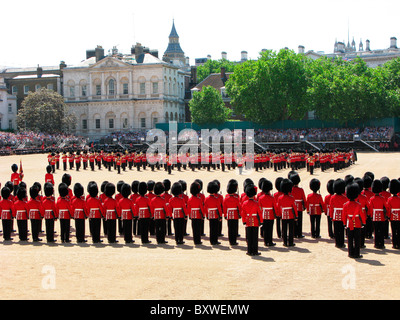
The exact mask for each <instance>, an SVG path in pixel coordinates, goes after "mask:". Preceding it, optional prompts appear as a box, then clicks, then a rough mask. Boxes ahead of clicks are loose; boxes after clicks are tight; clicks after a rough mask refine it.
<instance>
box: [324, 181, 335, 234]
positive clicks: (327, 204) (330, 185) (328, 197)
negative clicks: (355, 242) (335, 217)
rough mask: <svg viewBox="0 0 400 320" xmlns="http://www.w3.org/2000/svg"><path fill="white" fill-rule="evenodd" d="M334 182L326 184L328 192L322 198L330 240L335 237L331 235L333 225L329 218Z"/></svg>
mask: <svg viewBox="0 0 400 320" xmlns="http://www.w3.org/2000/svg"><path fill="white" fill-rule="evenodd" d="M334 182H335V180H333V179H330V180H329V181H328V183H327V184H326V190H327V191H328V194H327V195H326V196H325V198H324V203H325V214H326V219H327V224H328V236H329V238H331V239H334V238H335V235H334V234H333V223H332V218H331V205H330V201H331V198H332V196H333V195H334V194H335V192H334V191H333V184H334Z"/></svg>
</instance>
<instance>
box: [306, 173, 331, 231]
mask: <svg viewBox="0 0 400 320" xmlns="http://www.w3.org/2000/svg"><path fill="white" fill-rule="evenodd" d="M320 187H321V182H320V181H319V180H318V179H312V180H311V181H310V189H311V190H312V193H310V194H309V195H308V196H307V202H306V203H307V205H306V207H307V213H308V214H309V215H310V223H311V237H312V238H314V239H318V238H321V236H320V224H321V215H322V212H324V211H326V210H325V204H324V200H323V199H322V196H321V195H320V194H319V193H318V191H319V189H320Z"/></svg>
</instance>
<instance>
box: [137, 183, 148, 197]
mask: <svg viewBox="0 0 400 320" xmlns="http://www.w3.org/2000/svg"><path fill="white" fill-rule="evenodd" d="M138 191H139V194H140V195H141V196H142V197H143V196H144V195H146V193H147V183H146V182H140V183H139V189H138Z"/></svg>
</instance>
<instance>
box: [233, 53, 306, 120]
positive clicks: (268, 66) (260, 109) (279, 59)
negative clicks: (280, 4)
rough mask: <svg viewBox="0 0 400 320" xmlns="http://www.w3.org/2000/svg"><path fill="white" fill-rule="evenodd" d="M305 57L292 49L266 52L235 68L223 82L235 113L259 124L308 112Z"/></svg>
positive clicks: (296, 116) (299, 117)
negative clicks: (226, 80)
mask: <svg viewBox="0 0 400 320" xmlns="http://www.w3.org/2000/svg"><path fill="white" fill-rule="evenodd" d="M306 65H307V59H306V58H305V56H304V55H300V54H296V53H295V52H294V51H292V50H287V49H282V50H280V51H279V53H275V52H273V51H265V52H263V53H262V54H261V57H260V58H259V59H258V60H255V61H253V60H250V61H246V62H244V63H242V64H240V65H238V66H237V67H236V68H235V71H234V73H233V74H232V75H231V76H230V77H229V80H228V82H227V83H226V89H227V93H228V95H229V96H230V97H231V104H232V106H233V107H234V110H235V112H236V113H240V114H244V115H245V117H246V119H247V120H249V121H254V122H256V123H260V124H266V123H268V122H271V121H277V120H284V119H287V118H292V119H302V118H304V116H305V114H306V112H307V111H308V102H307V100H308V92H307V88H308V81H309V80H308V74H307V67H306Z"/></svg>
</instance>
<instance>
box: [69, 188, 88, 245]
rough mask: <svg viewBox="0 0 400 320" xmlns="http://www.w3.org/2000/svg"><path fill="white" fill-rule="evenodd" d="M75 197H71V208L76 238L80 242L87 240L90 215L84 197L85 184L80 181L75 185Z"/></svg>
mask: <svg viewBox="0 0 400 320" xmlns="http://www.w3.org/2000/svg"><path fill="white" fill-rule="evenodd" d="M74 195H75V196H74V197H73V198H72V199H71V209H72V212H73V218H74V220H75V229H76V240H77V242H78V243H83V242H86V240H85V220H86V218H87V216H88V214H87V208H86V202H85V201H84V200H83V199H82V197H83V186H82V185H81V184H80V183H76V184H75V185H74Z"/></svg>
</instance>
